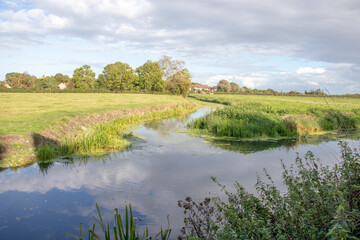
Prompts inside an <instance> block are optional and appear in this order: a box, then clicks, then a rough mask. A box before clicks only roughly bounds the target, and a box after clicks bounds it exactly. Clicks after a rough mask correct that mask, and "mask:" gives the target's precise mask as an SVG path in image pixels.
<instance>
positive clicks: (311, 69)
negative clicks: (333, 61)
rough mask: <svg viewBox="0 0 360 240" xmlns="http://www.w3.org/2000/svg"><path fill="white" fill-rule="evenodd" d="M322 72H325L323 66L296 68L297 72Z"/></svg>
mask: <svg viewBox="0 0 360 240" xmlns="http://www.w3.org/2000/svg"><path fill="white" fill-rule="evenodd" d="M324 72H326V70H325V69H324V68H311V67H301V68H298V69H297V70H296V73H297V74H306V73H324Z"/></svg>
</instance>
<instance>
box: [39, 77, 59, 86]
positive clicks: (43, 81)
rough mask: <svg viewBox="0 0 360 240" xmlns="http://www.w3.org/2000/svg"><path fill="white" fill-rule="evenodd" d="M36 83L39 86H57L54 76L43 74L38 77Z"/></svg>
mask: <svg viewBox="0 0 360 240" xmlns="http://www.w3.org/2000/svg"><path fill="white" fill-rule="evenodd" d="M38 83H39V85H38V87H40V88H56V87H57V86H58V83H57V81H56V79H55V77H54V76H43V77H42V78H39V80H38Z"/></svg>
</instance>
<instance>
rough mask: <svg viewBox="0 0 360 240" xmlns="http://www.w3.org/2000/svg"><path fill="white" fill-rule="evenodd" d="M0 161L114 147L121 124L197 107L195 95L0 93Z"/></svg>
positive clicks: (11, 163) (122, 142)
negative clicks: (193, 96)
mask: <svg viewBox="0 0 360 240" xmlns="http://www.w3.org/2000/svg"><path fill="white" fill-rule="evenodd" d="M0 98H1V101H2V102H3V103H4V104H2V105H1V106H0V108H1V109H0V167H17V166H22V165H26V164H29V163H32V162H34V160H35V159H39V160H46V159H51V158H54V157H58V156H63V155H69V154H75V153H79V154H83V153H92V152H105V151H116V150H119V149H122V148H124V147H127V146H128V145H129V143H128V142H127V141H126V139H125V138H124V137H123V136H122V134H123V132H124V130H126V129H127V128H129V127H131V125H132V124H137V123H139V122H142V121H147V120H151V119H160V118H167V117H173V116H177V115H180V114H185V113H187V112H190V111H193V110H195V108H196V107H197V106H196V104H195V103H194V101H193V100H189V99H184V98H181V97H176V96H164V95H148V94H146V95H145V94H144V95H140V94H109V93H107V94H71V93H67V94H39V93H29V94H27V93H23V94H18V93H4V94H0Z"/></svg>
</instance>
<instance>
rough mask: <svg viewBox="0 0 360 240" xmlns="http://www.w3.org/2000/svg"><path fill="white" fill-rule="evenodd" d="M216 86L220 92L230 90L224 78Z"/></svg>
mask: <svg viewBox="0 0 360 240" xmlns="http://www.w3.org/2000/svg"><path fill="white" fill-rule="evenodd" d="M217 87H218V91H220V92H230V91H231V85H230V83H229V82H228V80H225V79H223V80H221V81H220V82H219V83H218V84H217Z"/></svg>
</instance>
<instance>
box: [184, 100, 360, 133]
mask: <svg viewBox="0 0 360 240" xmlns="http://www.w3.org/2000/svg"><path fill="white" fill-rule="evenodd" d="M191 97H193V98H195V99H198V100H201V101H206V102H214V103H222V104H225V105H227V107H226V108H224V109H218V110H216V111H214V112H212V113H210V114H208V115H207V116H205V117H202V118H199V119H196V120H194V121H193V122H192V123H190V124H189V127H190V128H192V129H200V130H204V131H205V132H208V133H211V134H214V135H216V136H226V137H236V138H259V137H260V138H267V137H269V138H279V137H297V136H299V135H307V134H322V133H325V132H327V131H333V130H340V129H356V128H359V126H360V117H359V113H360V103H359V100H358V99H353V98H326V97H289V96H254V95H252V96H248V95H192V96H191Z"/></svg>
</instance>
